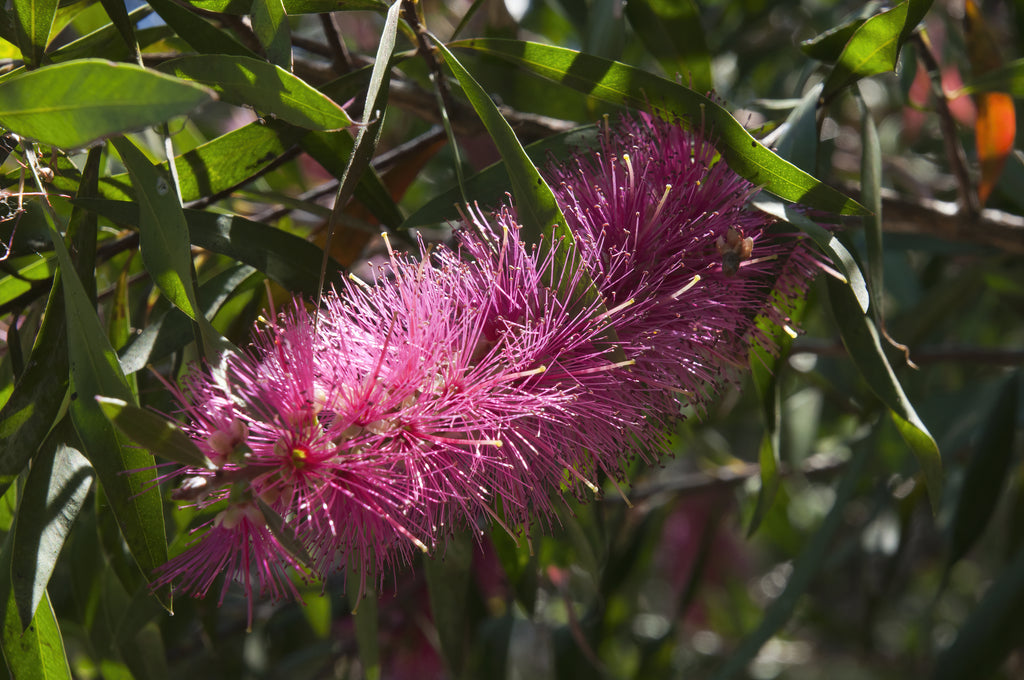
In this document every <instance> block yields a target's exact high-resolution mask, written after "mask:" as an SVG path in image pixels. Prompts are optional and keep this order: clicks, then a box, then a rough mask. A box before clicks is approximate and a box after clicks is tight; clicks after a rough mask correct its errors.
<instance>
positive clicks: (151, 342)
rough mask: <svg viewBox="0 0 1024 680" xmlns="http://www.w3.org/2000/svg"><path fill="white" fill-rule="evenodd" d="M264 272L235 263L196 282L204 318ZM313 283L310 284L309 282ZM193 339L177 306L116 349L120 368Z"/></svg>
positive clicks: (129, 368) (128, 370)
mask: <svg viewBox="0 0 1024 680" xmlns="http://www.w3.org/2000/svg"><path fill="white" fill-rule="evenodd" d="M263 280H264V276H263V275H262V274H259V273H257V272H256V270H255V269H254V268H253V267H249V266H248V265H237V266H235V267H231V268H230V269H226V270H225V271H223V272H221V273H219V274H217V275H216V276H214V277H213V278H212V279H210V280H209V281H207V282H206V283H204V284H202V285H200V286H199V291H198V293H199V304H200V306H201V307H202V310H203V315H204V316H206V318H208V319H212V318H214V316H215V315H216V314H217V313H218V312H219V311H220V310H221V308H222V306H223V305H224V304H225V303H226V302H228V301H229V299H230V298H231V296H232V295H234V294H237V293H239V292H241V291H242V290H244V289H247V288H249V287H251V286H254V285H257V283H258V282H260V281H263ZM311 285H313V284H311ZM193 339H194V335H193V326H192V320H191V319H189V318H188V317H187V316H185V315H184V314H182V313H181V312H180V311H179V310H177V309H169V310H168V311H167V312H166V313H164V314H163V315H161V316H159V317H157V318H155V319H150V320H149V323H148V324H146V327H145V328H144V329H142V332H141V333H139V334H138V335H136V336H135V337H134V338H133V339H132V340H131V341H130V342H129V343H128V345H127V346H126V347H125V348H123V349H122V350H121V352H120V358H121V370H123V371H124V372H125V375H128V376H131V375H132V374H134V373H136V372H137V371H141V370H142V369H143V368H145V367H146V366H147V365H148V364H150V363H153V362H156V361H159V360H160V359H163V358H164V357H166V356H168V355H169V354H171V353H172V352H176V351H178V350H180V349H181V348H182V347H184V346H185V345H187V344H188V343H190V342H192V340H193Z"/></svg>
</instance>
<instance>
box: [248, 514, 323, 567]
mask: <svg viewBox="0 0 1024 680" xmlns="http://www.w3.org/2000/svg"><path fill="white" fill-rule="evenodd" d="M256 504H257V505H258V506H259V509H260V512H262V513H263V517H264V518H265V519H266V520H267V528H268V529H270V533H272V534H273V535H274V538H276V539H277V541H278V543H280V544H281V547H282V548H284V549H285V550H287V551H288V554H289V555H291V556H292V557H294V558H295V559H296V560H298V561H299V562H300V563H301V564H302V565H303V566H304V567H306V568H307V569H309V570H311V571H312V570H313V569H314V566H313V558H312V557H310V555H309V551H308V550H306V546H305V545H303V543H302V541H301V540H299V537H298V536H297V535H296V534H295V531H294V530H292V528H291V527H290V526H288V525H287V524H286V523H285V521H284V518H283V517H281V515H279V514H278V513H277V512H276V511H275V510H274V509H273V508H271V507H270V506H269V505H267V504H266V503H264V502H263V500H262V499H260V498H256Z"/></svg>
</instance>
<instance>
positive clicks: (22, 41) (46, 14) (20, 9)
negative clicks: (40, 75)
mask: <svg viewBox="0 0 1024 680" xmlns="http://www.w3.org/2000/svg"><path fill="white" fill-rule="evenodd" d="M12 5H13V7H12V9H13V10H14V32H15V36H16V37H17V39H18V47H19V48H20V49H21V56H22V57H23V58H24V59H25V63H26V64H27V65H28V67H29V68H30V69H34V68H36V67H37V66H39V65H40V64H41V63H42V60H43V52H45V51H46V45H47V43H48V42H49V41H50V27H51V26H53V18H54V16H56V14H57V0H12Z"/></svg>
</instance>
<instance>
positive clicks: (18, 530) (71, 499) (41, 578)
mask: <svg viewBox="0 0 1024 680" xmlns="http://www.w3.org/2000/svg"><path fill="white" fill-rule="evenodd" d="M64 422H65V423H67V421H64ZM69 429H70V427H58V428H56V429H55V430H54V431H53V433H52V434H51V435H50V437H49V438H48V439H47V441H46V442H45V443H44V444H43V447H42V449H41V450H40V452H39V454H38V455H37V456H36V457H35V459H34V460H33V463H32V469H31V471H30V472H29V475H28V481H27V482H26V483H25V490H24V493H23V495H22V500H21V505H20V506H19V508H18V517H17V520H16V522H15V527H14V550H13V555H12V558H11V575H12V577H13V579H14V600H15V602H16V603H17V608H18V613H19V615H20V617H21V621H22V623H23V624H25V625H27V624H28V622H29V621H31V620H32V618H33V617H34V616H35V613H36V608H37V607H38V606H39V604H40V603H41V602H42V601H43V600H44V598H45V597H46V586H47V583H49V581H50V575H51V574H52V573H53V568H54V566H55V565H56V562H57V556H58V555H60V552H61V548H63V546H64V541H65V539H66V538H67V536H68V532H69V531H70V530H71V525H72V523H73V522H74V521H75V517H77V516H78V512H79V510H81V508H82V503H83V502H85V496H86V494H87V493H88V492H89V487H90V486H92V478H93V473H92V466H90V465H89V461H88V460H86V459H85V457H84V456H83V455H82V454H81V453H79V452H78V451H76V450H75V449H73V448H71V447H69V446H67V445H66V444H64V443H63V442H62V441H61V440H62V439H66V438H67V436H68V434H69V432H68V430H69Z"/></svg>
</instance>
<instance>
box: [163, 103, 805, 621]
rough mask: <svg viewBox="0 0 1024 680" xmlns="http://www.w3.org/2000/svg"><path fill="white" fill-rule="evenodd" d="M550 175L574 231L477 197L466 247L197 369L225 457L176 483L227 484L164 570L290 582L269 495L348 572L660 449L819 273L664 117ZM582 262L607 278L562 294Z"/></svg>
mask: <svg viewBox="0 0 1024 680" xmlns="http://www.w3.org/2000/svg"><path fill="white" fill-rule="evenodd" d="M546 172H547V174H548V176H549V178H550V179H551V181H552V183H553V184H554V185H555V191H556V194H557V196H558V198H559V201H560V202H561V204H562V208H563V211H564V212H565V214H566V218H567V220H568V222H569V224H570V227H571V228H572V230H573V232H574V238H573V239H572V242H569V240H565V241H563V242H560V243H557V244H542V245H541V246H538V245H536V244H535V245H532V246H527V245H526V244H524V243H523V242H522V241H521V240H520V236H519V229H520V228H519V226H518V225H517V224H516V218H515V213H514V210H513V209H512V208H509V207H506V208H502V209H501V210H499V211H498V213H497V214H496V216H495V217H494V219H493V221H489V220H488V218H487V217H485V216H484V214H483V213H481V212H480V211H479V210H474V209H469V210H468V214H467V217H466V228H465V229H463V230H462V232H461V233H460V234H459V247H458V248H448V247H445V246H438V247H435V248H427V247H425V246H423V245H421V247H420V253H419V254H418V255H419V257H418V258H412V257H409V256H407V255H404V254H399V253H395V252H392V251H390V249H389V253H390V258H389V261H388V263H387V264H386V265H385V266H382V267H380V268H379V270H378V275H377V281H375V282H374V284H373V285H369V284H364V283H361V282H350V283H347V284H346V285H345V287H344V289H343V290H342V291H341V292H340V294H335V293H333V292H332V293H329V294H327V295H326V296H325V298H324V301H323V305H322V306H321V308H320V310H319V311H318V312H317V314H316V315H315V316H314V315H311V314H310V313H308V312H307V311H306V310H305V308H303V307H302V306H297V307H296V309H295V311H293V312H291V313H289V314H284V315H282V316H281V317H280V318H277V319H274V320H273V321H272V322H271V323H270V324H269V325H268V327H267V328H266V329H264V330H263V331H261V332H259V333H258V334H257V336H256V340H255V344H254V349H253V351H252V352H251V353H250V354H247V355H244V356H235V357H230V358H228V359H227V360H226V362H225V365H224V367H223V369H222V370H221V371H219V372H216V373H212V374H210V375H200V374H193V375H192V376H191V377H190V378H189V379H188V382H187V392H188V395H187V397H186V396H185V395H181V394H179V397H181V399H182V402H183V404H184V413H185V416H186V417H187V419H188V423H187V425H186V430H187V431H188V432H189V433H190V434H191V435H192V436H193V438H194V439H195V440H196V441H197V442H198V444H199V446H200V448H201V450H202V451H203V452H204V453H205V454H206V456H207V457H208V458H209V460H210V462H211V467H212V468H214V469H213V470H198V469H195V470H193V469H186V470H185V471H184V472H181V473H176V474H184V475H186V476H187V478H188V479H189V480H192V482H193V485H192V486H189V485H188V484H186V486H185V487H183V491H180V492H179V497H182V498H185V497H187V498H189V499H191V500H195V501H197V502H198V503H199V504H200V505H202V506H206V505H210V504H212V503H215V502H224V501H225V500H227V501H228V503H229V505H228V510H225V511H224V512H222V513H221V515H218V520H216V521H215V522H213V523H212V525H211V526H210V527H209V528H208V529H207V532H206V534H205V535H204V536H203V537H202V538H200V539H199V541H198V543H196V544H195V545H194V546H192V547H191V548H190V549H189V550H188V551H186V552H185V553H183V554H182V555H179V556H178V557H176V558H175V559H174V560H172V561H171V562H170V563H169V564H168V565H166V567H165V568H164V569H163V570H161V572H160V574H159V576H158V579H157V583H158V584H165V583H172V582H174V583H178V584H179V585H180V587H181V588H182V589H184V590H185V591H186V592H190V593H192V594H195V595H202V594H205V593H206V592H207V591H208V589H209V588H210V585H211V584H212V582H213V579H214V578H215V576H216V574H217V572H218V571H226V572H227V573H228V575H229V578H228V579H226V581H225V586H224V588H225V589H226V587H227V584H228V582H230V580H240V581H242V582H243V583H244V586H245V591H246V595H248V596H249V597H250V598H251V597H252V595H253V593H254V591H255V590H259V592H261V593H262V592H270V593H271V594H272V595H275V596H279V595H280V594H287V593H288V588H286V587H285V586H284V585H283V584H284V583H285V582H287V583H288V584H290V581H287V579H286V578H285V575H286V573H287V572H288V571H289V570H291V569H298V568H299V562H298V560H297V557H296V556H295V555H292V554H290V553H289V552H288V550H287V549H286V548H285V547H284V546H281V545H280V544H279V542H277V541H276V540H274V538H273V534H272V533H271V532H269V530H267V529H266V527H265V526H263V525H261V524H260V519H261V518H262V514H260V513H259V509H258V506H257V505H254V503H256V501H257V499H258V500H259V501H262V502H263V503H266V504H267V506H269V508H271V509H272V510H273V511H274V512H275V513H277V514H278V515H279V516H280V517H281V518H283V520H284V522H285V524H286V528H287V530H289V531H290V532H292V533H294V535H295V537H296V539H297V540H298V541H299V543H301V544H302V547H303V549H304V550H305V551H306V552H307V553H308V555H309V557H310V563H311V566H312V570H313V572H314V574H315V575H317V576H319V577H324V576H326V575H327V574H329V573H331V572H333V571H337V570H343V569H344V570H347V578H348V579H349V584H350V586H351V587H356V586H355V581H354V580H353V579H358V589H359V590H362V589H364V588H366V587H368V581H375V583H373V585H374V586H376V585H379V583H380V582H381V580H382V579H383V577H384V576H385V574H386V573H387V572H388V571H390V570H394V569H395V568H397V567H398V566H400V565H402V564H405V563H408V562H409V560H410V559H411V557H412V555H413V554H414V552H415V550H416V549H419V550H423V551H427V550H433V549H435V548H436V547H438V546H439V545H440V544H441V543H442V542H443V541H444V539H445V538H446V537H447V535H448V534H449V533H450V532H452V531H454V530H456V529H459V528H462V527H465V526H467V525H468V526H475V524H476V523H477V522H479V521H481V520H487V519H488V518H490V519H492V520H494V521H497V522H499V523H503V524H504V525H505V526H509V525H520V524H526V523H528V522H529V521H530V520H531V519H534V518H538V517H540V518H546V517H549V516H550V514H551V509H552V505H551V504H552V499H553V498H556V497H557V495H558V494H559V493H562V492H563V491H564V490H568V491H570V492H573V493H577V494H580V493H582V492H583V490H584V489H585V488H589V489H591V490H593V491H596V490H597V487H596V485H595V482H596V481H597V479H598V476H599V474H607V475H610V476H612V477H614V478H618V477H621V476H622V471H623V469H624V467H625V464H626V461H627V460H628V459H629V457H631V456H636V455H640V456H644V457H645V458H656V457H657V456H658V455H660V454H661V453H662V452H663V451H664V449H665V436H666V435H665V434H664V432H665V427H664V423H665V421H668V420H671V419H673V418H675V417H677V416H678V414H679V406H680V402H682V403H689V404H693V405H696V406H698V407H699V406H701V405H702V404H703V403H704V402H705V401H706V400H707V399H708V398H709V396H710V395H711V394H713V393H714V392H715V391H717V390H718V389H719V388H720V387H721V385H722V384H724V382H726V381H727V380H729V379H730V378H731V377H732V376H734V374H735V373H736V372H737V370H738V368H739V367H741V366H743V365H745V363H746V361H747V354H748V351H749V348H750V343H751V342H755V343H761V344H767V343H768V340H767V338H766V337H764V336H763V334H762V333H761V332H760V331H759V330H758V325H757V321H758V319H759V318H762V317H763V318H767V319H769V320H770V321H772V322H774V323H783V322H785V321H786V318H785V315H786V304H787V300H789V299H792V298H794V297H796V296H798V295H800V294H802V291H803V288H804V286H805V285H806V282H807V280H808V279H809V278H810V276H812V275H813V273H814V270H815V266H814V260H813V258H812V257H811V256H810V254H809V252H808V251H807V250H806V249H805V247H804V245H803V242H802V240H800V239H798V238H792V237H782V236H776V235H775V234H774V233H772V232H770V231H769V227H770V226H771V219H770V218H768V217H766V216H764V215H761V214H760V213H757V212H754V211H751V210H749V209H748V208H746V206H745V203H746V200H747V199H748V198H749V197H750V194H751V193H752V192H753V191H754V189H755V188H754V187H753V186H752V185H751V184H749V183H748V182H746V181H745V180H742V179H741V178H739V177H738V176H736V175H735V173H733V172H732V171H730V170H729V168H728V167H727V166H726V164H725V163H724V162H722V161H720V160H719V161H717V162H716V161H715V152H714V149H713V147H712V146H711V144H710V143H708V142H707V141H706V140H704V139H702V138H701V137H700V136H699V135H697V134H695V133H692V132H686V131H684V130H682V129H681V128H679V127H677V126H675V125H672V124H670V123H668V122H665V121H660V120H655V119H651V118H644V119H642V120H640V121H634V120H629V119H625V120H624V121H623V122H622V123H621V125H620V126H619V127H617V128H616V129H614V130H612V129H609V130H606V132H605V134H604V137H603V139H602V149H601V151H600V152H599V153H595V154H592V155H585V154H579V155H577V156H576V157H575V158H574V159H573V160H572V161H570V162H569V163H567V164H563V165H559V166H556V165H553V166H551V167H549V168H548V169H547V171H546ZM544 246H547V247H544ZM556 253H557V254H559V255H561V256H563V257H565V258H566V261H569V262H578V263H580V264H579V265H578V266H575V267H564V266H560V265H558V264H556ZM590 282H592V285H593V290H594V291H596V296H595V298H594V299H592V300H582V299H577V298H573V299H567V296H566V294H565V291H571V290H576V289H577V288H579V287H589V286H590V285H591V283H590ZM253 511H255V512H256V513H257V514H253ZM225 513H227V514H225ZM257 515H258V516H257ZM252 579H256V580H257V582H258V583H259V587H258V588H254V587H253V585H252ZM224 592H225V591H224V590H223V589H222V593H221V597H222V599H223V596H224ZM292 592H294V591H293V590H292ZM250 606H251V605H250Z"/></svg>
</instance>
